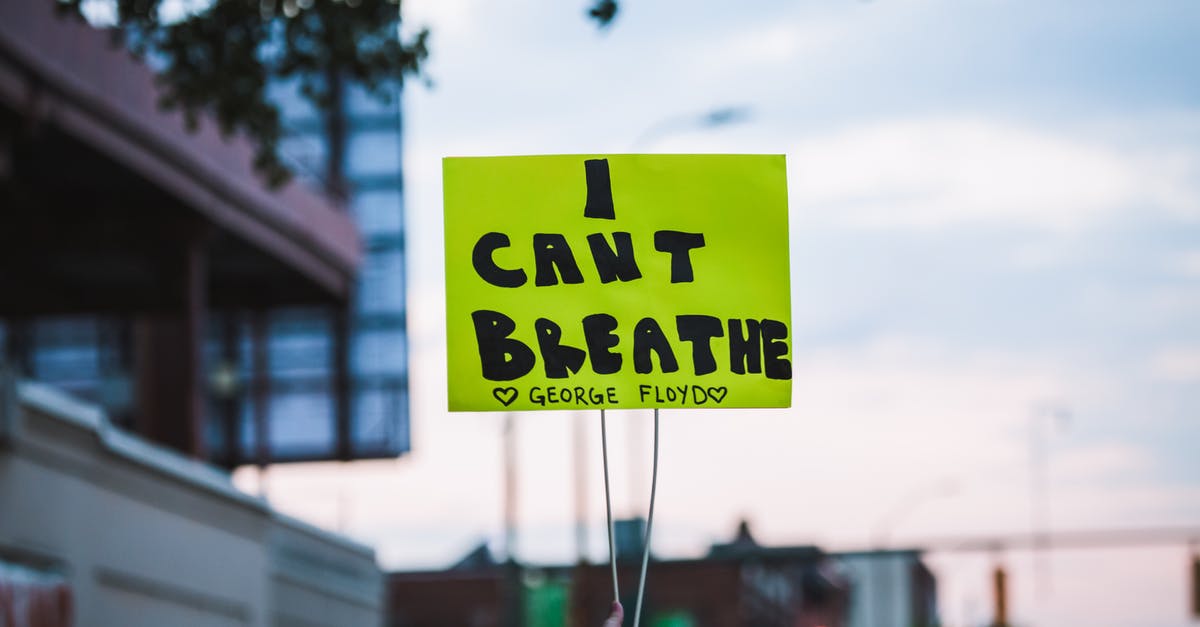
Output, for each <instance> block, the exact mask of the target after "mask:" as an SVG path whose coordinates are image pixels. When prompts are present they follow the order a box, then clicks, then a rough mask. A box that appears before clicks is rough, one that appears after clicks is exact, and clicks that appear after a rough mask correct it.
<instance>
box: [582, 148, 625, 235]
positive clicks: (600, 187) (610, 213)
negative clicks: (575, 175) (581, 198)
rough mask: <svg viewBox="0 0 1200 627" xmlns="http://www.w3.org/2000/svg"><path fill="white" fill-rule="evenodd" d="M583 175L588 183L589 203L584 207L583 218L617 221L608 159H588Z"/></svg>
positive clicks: (585, 162)
mask: <svg viewBox="0 0 1200 627" xmlns="http://www.w3.org/2000/svg"><path fill="white" fill-rule="evenodd" d="M583 175H584V179H585V180H586V181H587V201H586V202H585V203H584V205H583V217H585V218H602V219H605V220H616V219H617V213H616V210H615V209H613V197H612V178H611V177H610V176H609V173H608V159H587V160H585V161H584V162H583Z"/></svg>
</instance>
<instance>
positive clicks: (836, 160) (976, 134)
mask: <svg viewBox="0 0 1200 627" xmlns="http://www.w3.org/2000/svg"><path fill="white" fill-rule="evenodd" d="M789 156H790V157H791V159H790V163H789V169H790V171H791V172H792V180H791V186H792V191H791V193H792V205H793V210H794V211H795V212H796V215H797V216H798V220H799V221H800V222H801V223H802V224H803V223H807V224H812V223H816V224H837V225H851V226H860V227H916V228H938V227H945V226H957V225H962V224H980V225H1003V226H1018V227H1028V228H1035V229H1048V230H1054V231H1075V230H1079V229H1081V228H1085V227H1087V226H1091V225H1094V224H1097V223H1100V222H1104V221H1107V220H1109V219H1111V218H1113V217H1114V216H1116V215H1118V214H1121V213H1123V212H1142V213H1150V214H1159V215H1167V216H1172V217H1174V218H1177V219H1185V220H1193V221H1194V220H1196V219H1198V218H1200V210H1198V208H1200V202H1197V201H1198V200H1200V183H1198V182H1197V178H1196V173H1197V172H1200V152H1198V151H1197V150H1195V149H1193V148H1191V147H1186V146H1158V147H1157V148H1156V149H1154V150H1136V149H1130V148H1123V147H1121V146H1118V145H1116V144H1115V143H1107V142H1105V141H1104V140H1103V139H1097V138H1094V137H1093V138H1081V137H1076V136H1073V135H1071V134H1059V133H1055V132H1051V131H1046V130H1041V129H1037V128H1032V127H1025V126H1018V125H1014V124H1010V123H1006V122H1002V121H997V120H992V119H986V118H981V119H967V118H958V119H954V118H930V119H921V120H901V121H892V122H879V123H873V124H870V125H865V126H860V127H856V128H853V129H852V130H847V131H843V132H840V133H837V134H833V135H829V136H824V137H814V138H811V139H808V140H804V141H801V142H800V143H799V144H797V145H796V147H795V149H794V150H793V151H792V152H791V154H790V155H789Z"/></svg>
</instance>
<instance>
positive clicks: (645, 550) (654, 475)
mask: <svg viewBox="0 0 1200 627" xmlns="http://www.w3.org/2000/svg"><path fill="white" fill-rule="evenodd" d="M600 450H601V452H602V457H603V458H604V511H605V514H607V516H608V563H609V564H610V565H611V566H612V580H613V601H616V602H618V603H619V602H620V601H621V590H620V587H619V586H618V585H617V551H616V546H615V545H614V543H613V518H612V496H611V493H610V491H609V487H608V423H607V420H606V418H605V415H604V410H603V409H601V410H600ZM657 492H658V408H657V407H655V408H654V466H653V470H652V471H651V477H650V513H649V514H648V515H647V516H646V538H645V541H644V544H643V547H642V573H641V577H640V578H639V579H638V595H637V605H636V606H635V609H634V612H633V627H638V624H639V622H640V621H641V617H642V599H643V598H644V596H645V593H646V566H647V564H648V563H649V561H650V531H651V530H652V529H653V528H654V497H655V495H656V494H657Z"/></svg>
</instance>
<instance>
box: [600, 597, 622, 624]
mask: <svg viewBox="0 0 1200 627" xmlns="http://www.w3.org/2000/svg"><path fill="white" fill-rule="evenodd" d="M623 620H625V608H623V607H621V603H620V602H619V601H613V604H612V614H609V615H608V619H607V620H605V621H604V625H602V627H621V621H623Z"/></svg>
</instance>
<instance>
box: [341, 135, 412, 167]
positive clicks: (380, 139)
mask: <svg viewBox="0 0 1200 627" xmlns="http://www.w3.org/2000/svg"><path fill="white" fill-rule="evenodd" d="M346 144H347V147H346V174H347V176H349V177H350V178H352V179H353V178H356V177H360V176H364V175H372V174H395V173H396V172H398V171H399V170H400V135H399V134H397V133H396V132H394V131H388V130H383V131H369V130H368V131H360V132H357V133H352V134H351V135H350V137H349V138H348V140H347V142H346Z"/></svg>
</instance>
